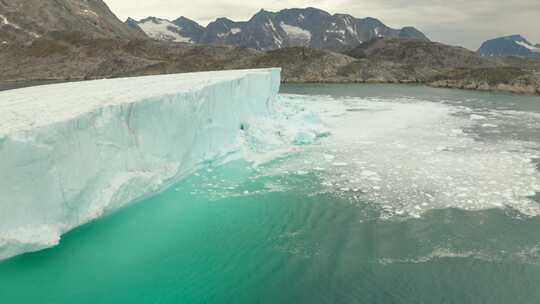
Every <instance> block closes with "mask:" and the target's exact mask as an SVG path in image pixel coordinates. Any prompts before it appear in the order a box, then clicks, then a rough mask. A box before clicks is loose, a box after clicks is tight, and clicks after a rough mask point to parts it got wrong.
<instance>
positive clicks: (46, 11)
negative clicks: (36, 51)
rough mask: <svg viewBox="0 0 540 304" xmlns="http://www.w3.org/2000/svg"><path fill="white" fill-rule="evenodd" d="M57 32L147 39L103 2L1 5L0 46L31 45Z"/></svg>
mask: <svg viewBox="0 0 540 304" xmlns="http://www.w3.org/2000/svg"><path fill="white" fill-rule="evenodd" d="M58 32H80V33H85V34H87V35H89V36H91V37H96V38H124V39H135V38H144V37H145V36H144V35H143V34H142V33H140V32H137V31H134V30H132V29H130V28H129V27H127V26H125V25H124V24H123V23H122V22H121V21H120V20H118V18H117V17H116V16H115V15H114V14H113V13H112V12H111V10H110V9H109V7H108V6H107V5H106V4H105V2H103V1H102V0H54V1H50V0H1V1H0V43H2V44H8V43H12V42H29V41H32V40H34V39H36V38H39V37H41V36H44V35H48V34H50V33H58Z"/></svg>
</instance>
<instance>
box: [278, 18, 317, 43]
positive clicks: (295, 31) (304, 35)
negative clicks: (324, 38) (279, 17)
mask: <svg viewBox="0 0 540 304" xmlns="http://www.w3.org/2000/svg"><path fill="white" fill-rule="evenodd" d="M279 25H280V26H281V28H282V29H283V31H285V33H286V34H287V36H288V38H289V40H292V41H293V43H295V42H296V43H309V42H310V41H311V32H310V31H308V30H305V29H303V28H300V27H298V26H294V25H289V24H286V23H285V22H283V21H282V22H281V23H280V24H279Z"/></svg>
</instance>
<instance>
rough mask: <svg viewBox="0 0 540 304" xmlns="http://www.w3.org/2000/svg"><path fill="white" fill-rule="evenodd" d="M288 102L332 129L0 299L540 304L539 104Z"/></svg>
mask: <svg viewBox="0 0 540 304" xmlns="http://www.w3.org/2000/svg"><path fill="white" fill-rule="evenodd" d="M283 91H284V92H285V93H293V94H302V95H303V96H298V95H294V96H292V95H291V96H292V97H291V96H289V97H288V98H290V99H291V100H293V101H294V102H305V103H306V107H308V108H310V109H311V110H313V111H317V112H319V113H323V114H321V115H323V121H325V122H327V124H328V126H329V129H330V130H331V131H332V134H331V135H330V136H329V137H328V138H323V139H321V140H320V142H318V143H315V144H313V145H309V146H306V147H302V148H299V149H296V150H294V151H292V152H290V153H288V154H286V155H282V156H281V157H279V158H277V159H274V160H272V161H269V162H267V163H264V164H263V165H260V166H253V165H251V164H248V163H246V162H244V161H241V160H238V161H234V162H231V163H228V164H226V165H224V166H221V167H217V168H209V169H204V170H201V171H200V172H198V173H196V174H195V175H192V176H190V177H188V178H187V179H185V180H183V181H181V182H179V183H178V184H176V185H174V186H173V187H171V188H170V189H169V190H167V191H165V192H163V193H161V194H158V195H156V196H154V197H152V198H149V199H146V200H145V201H142V202H139V203H137V204H135V205H132V206H130V207H128V208H125V209H123V210H121V211H119V212H117V213H115V214H113V215H110V216H108V217H106V218H103V219H100V220H98V221H96V222H93V223H90V224H88V225H85V226H83V227H80V228H78V229H76V230H74V231H72V232H70V233H68V234H67V235H65V236H64V237H63V239H62V242H61V244H60V245H59V246H57V247H54V248H51V249H47V250H43V251H40V252H36V253H30V254H25V255H22V256H18V257H15V258H13V259H10V260H8V261H4V262H0V302H1V303H539V302H540V288H538V286H539V285H540V233H538V232H539V231H540V216H538V215H537V214H540V213H537V212H538V210H537V209H536V208H535V206H538V205H539V204H540V199H539V198H540V197H539V196H538V194H536V193H534V191H533V192H532V193H530V192H531V190H534V189H536V188H535V187H536V186H538V185H537V184H538V181H539V179H538V172H537V171H535V170H536V169H538V168H536V167H537V166H538V158H535V157H534V156H535V155H536V153H537V152H538V150H537V149H538V144H539V143H540V120H539V118H538V117H539V116H537V115H536V114H537V113H540V98H538V97H526V96H513V95H504V94H481V93H474V92H465V91H452V90H448V91H447V90H435V89H429V88H423V87H406V86H384V85H383V86H380V85H372V86H371V85H370V86H355V85H333V86H327V85H318V86H314V85H301V86H288V87H285V88H284V89H283ZM310 94H316V95H327V96H330V97H320V96H317V97H309V96H308V95H310ZM403 97H407V98H406V99H405V100H402V99H403ZM343 98H345V101H344V102H341V101H339V100H341V99H343ZM341 108H342V109H344V110H343V111H336V109H341ZM480 114H482V115H484V116H483V118H480V117H479V115H480ZM474 115H477V116H474ZM370 118H373V119H372V120H370ZM385 119H388V121H390V122H392V123H391V126H389V125H390V123H388V121H386V120H385ZM423 126H427V127H426V128H424V127H423ZM356 127H358V128H356ZM447 129H451V130H450V131H452V132H449V133H448V134H450V136H449V135H448V134H447V133H445V132H446V131H448V130H447ZM458 129H459V132H458V131H456V130H458ZM452 134H455V137H452V136H454V135H452ZM353 136H354V138H356V137H359V138H361V139H360V140H358V141H355V140H351V138H353ZM431 146H437V147H438V146H441V149H434V151H432V150H431V149H430V147H431ZM529 158H530V159H531V160H530V161H529ZM531 168H532V169H533V170H532V171H531ZM447 177H453V178H452V179H446V178H447ZM443 178H444V179H443ZM484 179H485V181H486V182H485V183H484ZM492 181H494V183H491V182H492ZM413 185H415V186H416V187H413ZM507 191H511V192H513V195H512V196H505V195H506V193H507ZM445 192H447V194H449V195H443V193H445ZM501 202H502V203H501ZM501 204H502V205H501Z"/></svg>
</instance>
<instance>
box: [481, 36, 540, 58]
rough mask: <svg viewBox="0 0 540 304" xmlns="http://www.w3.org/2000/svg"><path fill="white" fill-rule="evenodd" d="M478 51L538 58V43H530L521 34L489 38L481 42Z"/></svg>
mask: <svg viewBox="0 0 540 304" xmlns="http://www.w3.org/2000/svg"><path fill="white" fill-rule="evenodd" d="M478 53H479V54H480V55H482V56H522V57H538V58H540V44H536V45H534V44H532V43H531V42H529V41H528V40H527V39H526V38H524V37H523V36H521V35H511V36H505V37H500V38H496V39H491V40H488V41H486V42H484V43H483V44H482V46H481V47H480V49H479V50H478Z"/></svg>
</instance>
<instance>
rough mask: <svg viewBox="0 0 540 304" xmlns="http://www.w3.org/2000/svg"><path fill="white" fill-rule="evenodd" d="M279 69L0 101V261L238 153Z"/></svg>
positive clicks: (75, 86) (132, 81)
mask: <svg viewBox="0 0 540 304" xmlns="http://www.w3.org/2000/svg"><path fill="white" fill-rule="evenodd" d="M279 84H280V70H279V69H263V70H243V71H224V72H204V73H191V74H178V75H162V76H149V77H136V78H125V79H112V80H96V81H88V82H78V83H64V84H58V85H48V86H40V87H32V88H25V89H18V90H12V91H5V92H0V259H5V258H9V257H12V256H14V255H17V254H20V253H24V252H30V251H35V250H39V249H43V248H46V247H50V246H53V245H56V244H57V243H58V242H59V239H60V236H61V235H62V234H63V233H65V232H67V231H69V230H70V229H73V228H75V227H77V226H79V225H81V224H83V223H86V222H88V221H91V220H93V219H96V218H98V217H100V216H102V215H103V214H106V213H107V212H110V211H111V210H115V209H117V208H119V207H121V206H123V205H126V204H128V203H130V202H133V201H135V200H137V199H140V198H142V197H144V196H146V195H149V194H152V193H155V192H156V191H160V190H162V189H164V188H165V187H166V186H167V185H168V183H172V182H175V181H177V180H179V179H180V178H182V177H183V176H185V175H186V174H188V173H190V172H192V171H193V170H195V169H196V168H197V167H198V166H200V165H201V164H204V163H205V162H210V161H215V160H217V159H223V158H225V157H227V156H230V155H231V154H234V153H235V152H238V151H239V150H240V149H241V147H240V145H241V143H240V142H241V139H240V138H239V134H240V133H241V132H242V131H241V127H240V126H241V125H242V124H244V123H249V122H250V121H251V122H253V121H256V120H257V119H258V118H264V117H267V116H268V115H269V114H270V113H271V112H272V111H271V110H272V104H273V101H274V100H275V98H276V96H277V93H278V90H279Z"/></svg>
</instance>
